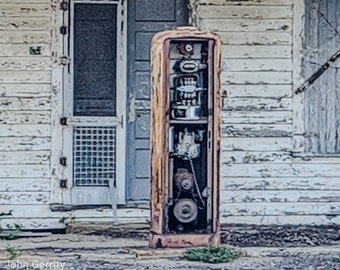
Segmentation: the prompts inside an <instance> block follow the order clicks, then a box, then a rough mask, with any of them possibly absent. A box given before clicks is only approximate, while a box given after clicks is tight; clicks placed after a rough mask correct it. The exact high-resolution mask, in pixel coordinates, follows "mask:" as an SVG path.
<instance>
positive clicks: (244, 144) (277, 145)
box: [221, 134, 292, 152]
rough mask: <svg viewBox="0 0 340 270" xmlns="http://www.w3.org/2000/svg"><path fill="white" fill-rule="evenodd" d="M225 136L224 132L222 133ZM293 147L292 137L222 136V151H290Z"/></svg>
mask: <svg viewBox="0 0 340 270" xmlns="http://www.w3.org/2000/svg"><path fill="white" fill-rule="evenodd" d="M222 136H223V134H222ZM291 148H292V139H291V138H289V137H283V138H273V139H268V138H236V137H222V140H221V151H270V152H272V151H279V152H282V151H288V150H290V149H291Z"/></svg>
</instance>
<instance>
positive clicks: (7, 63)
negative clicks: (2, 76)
mask: <svg viewBox="0 0 340 270" xmlns="http://www.w3.org/2000/svg"><path fill="white" fill-rule="evenodd" d="M0 70H2V71H7V70H9V71H17V70H21V71H29V70H32V71H33V70H40V71H46V70H51V59H50V58H49V57H32V56H27V57H1V58H0Z"/></svg>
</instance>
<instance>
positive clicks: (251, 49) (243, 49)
mask: <svg viewBox="0 0 340 270" xmlns="http://www.w3.org/2000/svg"><path fill="white" fill-rule="evenodd" d="M222 53H223V57H224V59H243V58H246V59H254V58H261V59H263V58H265V59H272V58H278V59H289V58H290V57H291V48H290V46H286V45H277V46H272V45H259V46H257V45H223V46H222Z"/></svg>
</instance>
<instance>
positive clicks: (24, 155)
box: [0, 151, 50, 166]
mask: <svg viewBox="0 0 340 270" xmlns="http://www.w3.org/2000/svg"><path fill="white" fill-rule="evenodd" d="M49 162H50V152H49V151H9V152H5V151H2V152H1V155H0V166H2V165H11V164H13V165H15V164H49Z"/></svg>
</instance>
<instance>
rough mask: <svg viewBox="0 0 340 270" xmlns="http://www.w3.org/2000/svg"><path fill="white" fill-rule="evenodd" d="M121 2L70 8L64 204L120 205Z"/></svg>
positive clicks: (122, 189) (84, 3)
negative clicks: (118, 203)
mask: <svg viewBox="0 0 340 270" xmlns="http://www.w3.org/2000/svg"><path fill="white" fill-rule="evenodd" d="M123 2H124V1H115V0H112V1H83V0H74V1H71V3H70V8H69V14H68V16H67V17H68V20H69V22H70V25H69V28H70V33H69V37H68V39H67V41H65V42H66V43H67V44H66V45H65V47H67V46H68V51H69V58H70V60H71V61H70V66H69V68H68V69H67V70H66V69H65V81H66V87H65V92H64V115H65V116H66V117H67V119H68V121H67V124H68V125H67V126H66V127H65V128H64V131H63V140H64V143H63V152H64V155H65V157H66V158H67V160H68V162H67V165H66V167H65V169H64V174H65V178H66V179H67V180H68V183H69V185H68V188H67V189H66V190H65V192H64V203H65V204H71V205H115V204H116V203H117V202H118V200H120V201H123V200H125V198H124V195H125V186H124V185H122V183H123V184H125V155H124V153H125V136H126V133H125V125H124V119H125V103H124V102H122V100H125V99H126V86H125V85H126V81H125V76H124V74H125V71H124V67H125V60H124V59H125V50H124V36H125V34H124V28H123V27H118V26H122V25H123V24H124V21H125V18H124V16H123V14H124V12H123V10H124V9H125V7H124V6H123ZM118 66H119V67H121V69H118V68H117V67H118ZM118 100H119V101H118ZM117 152H119V153H120V154H119V155H117V154H116V153H117ZM118 167H119V168H120V170H117V169H116V168H118ZM117 182H119V185H118V186H117ZM117 188H118V191H119V193H120V196H119V198H117V191H116V189H117Z"/></svg>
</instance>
